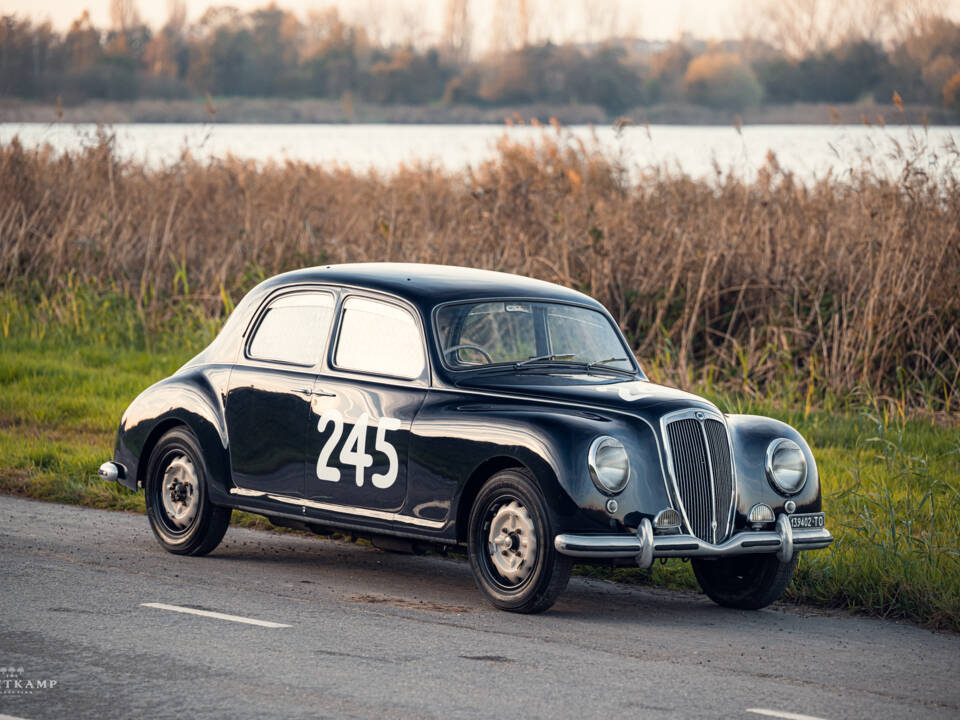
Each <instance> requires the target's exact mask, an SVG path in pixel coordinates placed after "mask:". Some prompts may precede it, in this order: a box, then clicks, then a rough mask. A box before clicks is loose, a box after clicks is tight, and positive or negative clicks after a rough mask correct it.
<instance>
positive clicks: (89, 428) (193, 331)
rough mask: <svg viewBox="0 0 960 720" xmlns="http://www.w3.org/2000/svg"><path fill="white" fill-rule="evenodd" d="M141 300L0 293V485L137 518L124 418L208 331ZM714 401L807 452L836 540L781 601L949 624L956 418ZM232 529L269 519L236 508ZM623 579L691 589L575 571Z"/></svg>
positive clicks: (188, 315) (867, 407) (667, 571)
mask: <svg viewBox="0 0 960 720" xmlns="http://www.w3.org/2000/svg"><path fill="white" fill-rule="evenodd" d="M143 317H145V315H144V314H143V313H142V312H141V310H140V308H139V303H138V302H137V301H134V300H133V299H130V298H128V297H125V296H124V295H122V294H121V293H118V292H115V291H112V290H110V289H109V288H108V289H103V288H99V289H90V288H87V289H83V288H81V289H78V290H77V291H75V292H74V293H72V296H70V297H69V298H67V297H66V296H60V297H56V298H45V297H44V298H42V299H41V301H40V302H39V303H24V302H22V301H21V299H20V298H19V297H18V296H16V295H14V294H13V293H10V292H5V293H0V492H6V493H12V494H17V495H22V496H26V497H33V498H38V499H42V500H50V501H56V502H64V503H71V504H77V505H85V506H89V507H96V508H103V509H109V510H122V511H129V512H143V498H142V495H141V494H140V493H134V492H130V491H127V490H126V489H124V488H123V487H121V486H118V485H115V484H108V483H103V482H101V481H100V480H99V478H98V476H97V473H96V470H97V467H98V466H99V465H100V463H101V462H102V461H103V460H104V459H105V458H108V457H110V456H111V454H112V451H113V442H114V433H115V431H116V426H117V423H118V421H119V418H120V415H121V413H122V412H123V410H124V409H125V408H126V406H127V405H128V404H129V403H130V401H131V400H132V399H133V398H134V397H135V396H136V395H137V394H138V393H139V392H140V391H141V390H143V389H144V388H145V387H147V386H148V385H149V384H151V383H152V382H154V381H156V380H158V379H160V378H163V377H165V376H167V375H169V374H170V373H171V372H173V371H174V370H176V368H177V367H179V366H180V365H181V364H183V363H184V362H185V361H186V360H187V359H189V358H190V357H191V356H192V355H193V354H194V353H195V352H197V351H198V350H200V349H201V348H202V347H203V346H204V345H205V344H206V343H207V342H209V340H210V339H211V338H212V337H213V334H214V332H215V330H216V322H213V321H208V320H204V319H203V318H200V317H198V316H196V315H194V314H193V313H192V312H191V311H190V310H189V308H188V306H187V304H184V306H183V309H182V311H181V312H177V313H172V314H170V315H169V316H168V317H167V318H166V319H165V320H164V321H163V322H162V323H157V324H155V325H153V326H149V327H148V326H147V325H145V324H144V322H143V321H142V318H143ZM702 389H703V391H705V392H706V393H707V394H709V395H710V396H711V397H712V398H713V399H714V400H715V401H717V402H718V404H719V405H720V406H721V407H722V408H723V409H725V410H731V411H736V412H750V413H757V414H764V415H771V416H773V417H777V418H779V419H781V420H784V421H785V422H788V423H790V424H792V425H793V426H795V427H796V428H797V429H798V430H800V432H802V433H803V434H804V436H805V437H806V438H807V439H808V440H809V441H810V443H811V445H812V446H813V448H814V454H815V455H816V458H817V464H818V467H819V470H820V475H821V478H822V482H823V493H824V507H825V510H826V512H827V518H828V525H829V527H830V529H831V531H832V532H833V533H834V535H835V537H836V543H835V544H834V546H833V547H831V548H830V549H828V550H824V551H818V552H812V553H805V554H803V555H802V558H801V562H800V567H799V570H798V572H797V575H796V577H795V579H794V582H793V584H792V586H791V588H790V590H789V591H788V593H787V596H786V600H788V601H792V602H798V603H809V604H815V605H820V606H828V607H840V608H847V609H850V610H853V611H857V612H863V613H868V614H871V615H878V616H883V617H890V618H905V619H909V620H913V621H916V622H918V623H922V624H924V625H926V626H928V627H932V628H942V629H951V630H954V631H958V630H960V430H958V427H957V425H956V422H955V420H956V418H949V417H948V418H946V420H944V418H942V417H941V418H940V421H939V422H938V423H935V422H933V421H931V420H929V419H918V418H908V417H906V416H905V415H904V414H903V413H902V412H899V411H897V409H896V408H897V407H898V405H897V403H895V402H894V403H890V402H880V401H878V400H877V399H876V398H872V397H870V396H869V395H868V394H862V395H860V396H859V399H858V400H856V401H855V402H854V403H850V402H847V403H845V404H844V405H843V406H842V407H840V406H838V404H837V402H836V401H832V400H829V399H822V400H821V401H820V402H819V403H817V404H815V405H811V404H810V403H809V402H808V403H799V404H796V403H794V402H792V397H793V396H792V394H791V393H785V394H784V398H785V400H783V399H778V398H777V397H766V398H761V399H756V398H753V399H747V398H743V397H737V396H730V395H721V394H717V393H715V392H713V391H712V390H713V388H710V387H705V388H702ZM234 522H235V523H237V524H241V525H245V526H252V527H262V528H269V527H271V526H270V524H269V523H268V522H266V521H265V520H264V519H262V518H258V517H256V516H251V515H247V514H240V513H235V514H234ZM577 572H578V573H580V574H582V575H587V576H592V577H602V578H606V579H612V580H616V581H619V582H626V583H642V584H656V585H660V586H664V587H672V588H695V587H696V582H695V580H694V578H693V574H692V572H691V571H690V566H689V564H686V563H682V562H680V561H670V562H668V563H666V564H660V563H657V564H655V565H654V567H653V568H652V569H651V570H650V571H641V570H639V569H635V568H633V569H630V568H626V569H617V570H611V569H603V568H588V567H583V566H578V569H577Z"/></svg>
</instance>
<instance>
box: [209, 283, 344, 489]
mask: <svg viewBox="0 0 960 720" xmlns="http://www.w3.org/2000/svg"><path fill="white" fill-rule="evenodd" d="M335 305H336V296H335V295H334V293H333V292H330V291H326V290H317V289H294V290H292V291H284V292H281V293H280V294H278V295H276V296H274V297H273V298H271V299H270V301H269V303H268V304H267V305H266V306H265V308H264V309H263V310H261V312H260V313H259V315H258V316H257V318H256V319H255V322H254V324H253V326H252V328H253V329H252V331H250V332H249V333H248V337H247V338H246V339H245V343H244V348H243V352H242V353H241V357H240V358H239V359H238V361H237V363H236V365H235V366H234V368H233V370H232V371H231V373H230V382H229V387H228V391H227V398H226V418H227V435H228V437H229V441H230V465H231V470H232V472H233V481H234V483H235V484H236V485H237V486H238V487H240V488H244V489H247V490H254V491H261V492H271V493H277V494H281V495H292V496H297V497H302V496H303V490H304V475H305V472H306V467H307V461H308V457H307V455H306V439H307V438H306V434H307V428H308V421H309V417H310V397H311V391H312V389H313V385H314V381H315V378H316V372H317V368H318V366H319V365H320V360H321V358H322V357H323V354H324V349H325V348H326V343H327V338H328V337H329V334H330V326H331V321H332V319H333V312H334V308H335Z"/></svg>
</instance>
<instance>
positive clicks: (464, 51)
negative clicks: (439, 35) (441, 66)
mask: <svg viewBox="0 0 960 720" xmlns="http://www.w3.org/2000/svg"><path fill="white" fill-rule="evenodd" d="M472 32H473V28H472V27H471V25H470V11H469V7H468V1H467V0H447V14H446V17H445V18H444V27H443V46H444V49H445V50H446V52H447V54H448V55H449V56H450V57H451V58H452V59H453V60H454V62H457V63H460V64H463V63H465V62H467V61H468V60H469V59H470V40H471V34H472Z"/></svg>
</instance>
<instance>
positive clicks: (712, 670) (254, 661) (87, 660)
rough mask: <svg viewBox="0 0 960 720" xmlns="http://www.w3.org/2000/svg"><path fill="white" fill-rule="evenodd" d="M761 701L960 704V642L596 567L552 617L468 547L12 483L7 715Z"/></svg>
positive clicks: (372, 713) (718, 711) (888, 710)
mask: <svg viewBox="0 0 960 720" xmlns="http://www.w3.org/2000/svg"><path fill="white" fill-rule="evenodd" d="M145 603H158V604H165V605H171V606H176V607H179V608H184V609H186V610H188V611H189V610H200V611H201V612H203V611H208V612H213V613H222V614H227V615H232V616H237V617H239V618H243V619H253V620H257V621H264V622H266V623H274V624H277V625H281V626H280V627H276V626H260V625H250V624H246V623H243V622H238V621H235V620H231V619H224V618H222V617H211V616H205V615H196V614H187V613H184V612H178V611H174V610H171V609H164V608H159V607H151V606H145V605H144V604H145ZM21 668H22V672H21V670H20V669H21ZM5 680H6V682H5ZM14 680H19V681H20V686H21V687H20V689H19V690H18V689H17V687H16V683H15V682H13V681H14ZM54 681H55V684H52V683H54ZM27 683H32V684H33V686H34V687H33V689H32V691H31V692H28V691H27V690H25V689H23V688H24V687H25V685H26V684H27ZM41 683H46V687H42V686H39V685H40V684H41ZM38 686H39V687H38ZM18 693H22V694H18ZM751 709H754V710H765V711H769V712H771V713H779V714H773V715H767V716H768V717H788V718H789V717H791V716H790V715H789V713H795V714H800V715H808V716H813V717H817V718H830V719H832V718H888V717H889V718H903V717H912V718H917V717H943V718H956V717H958V715H960V637H957V636H955V635H944V634H935V633H931V632H929V631H924V630H921V629H918V628H915V627H912V626H907V625H902V624H896V623H892V622H884V621H880V620H873V619H865V618H857V617H850V616H847V615H845V614H836V613H830V614H824V613H819V612H813V611H797V610H796V609H792V608H775V609H768V610H764V611H761V612H753V613H750V612H739V611H731V610H724V609H721V608H718V607H716V606H714V605H713V604H712V603H710V602H709V601H708V600H706V599H705V598H704V597H702V596H700V595H694V594H683V593H672V592H666V591H658V590H650V589H637V588H631V587H621V586H618V585H614V584H612V583H607V582H602V581H587V580H583V579H577V578H574V579H573V580H572V581H571V583H570V587H569V588H568V590H567V591H566V593H565V594H564V595H563V596H561V599H560V601H559V602H558V603H557V605H556V606H555V607H554V608H553V609H552V610H551V611H550V612H548V613H546V614H544V615H540V616H532V617H530V616H519V615H511V614H508V613H503V612H498V611H496V610H493V609H492V608H491V607H489V606H487V605H486V604H485V603H484V601H483V600H482V599H481V597H480V595H479V592H478V591H477V590H476V589H475V587H474V584H473V580H472V578H471V575H470V570H469V568H468V567H467V565H466V563H464V562H460V561H456V560H452V559H445V558H439V557H412V556H404V555H392V554H387V553H383V552H380V551H378V550H374V549H372V548H369V547H363V546H358V545H353V544H347V543H342V542H335V541H330V540H323V539H317V538H310V537H305V536H299V535H296V536H294V535H280V534H271V533H262V532H254V531H249V530H241V529H237V528H231V529H230V531H229V532H228V533H227V537H226V539H225V541H224V543H223V545H221V546H220V548H218V549H217V550H216V551H215V552H214V553H213V554H212V555H210V556H208V557H206V558H181V557H176V556H173V555H169V554H167V553H165V552H164V551H163V550H161V549H160V547H159V546H158V545H157V544H156V542H155V541H154V539H153V536H152V534H151V532H150V530H149V528H148V526H147V522H146V519H145V518H143V517H141V516H137V515H128V514H123V513H111V512H102V511H97V510H89V509H82V508H74V507H66V506H62V505H54V504H47V503H40V502H34V501H29V500H21V499H14V498H10V497H0V716H4V715H7V716H13V717H18V718H64V717H67V718H87V717H89V718H114V717H144V718H148V717H152V718H168V717H169V718H172V717H190V718H206V717H210V718H222V717H234V718H238V717H257V718H273V717H291V718H300V717H304V718H306V717H310V718H315V717H337V718H340V717H359V718H367V717H370V718H400V717H437V718H448V717H485V718H486V717H496V718H529V717H543V718H565V717H571V718H593V717H657V718H700V717H703V718H718V717H725V718H727V717H732V718H741V717H742V718H754V719H756V718H760V717H763V715H761V714H758V713H756V712H750V711H749V710H751Z"/></svg>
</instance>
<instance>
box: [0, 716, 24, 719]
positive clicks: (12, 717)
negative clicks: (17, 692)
mask: <svg viewBox="0 0 960 720" xmlns="http://www.w3.org/2000/svg"><path fill="white" fill-rule="evenodd" d="M0 720H24V719H23V718H19V717H14V716H13V715H0Z"/></svg>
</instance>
